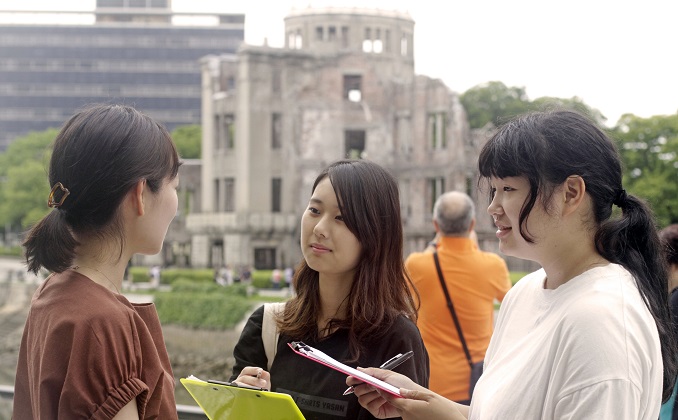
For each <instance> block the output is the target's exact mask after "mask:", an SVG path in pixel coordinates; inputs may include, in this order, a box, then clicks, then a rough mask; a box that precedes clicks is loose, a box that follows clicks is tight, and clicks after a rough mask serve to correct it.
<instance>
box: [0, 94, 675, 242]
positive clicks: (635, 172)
mask: <svg viewBox="0 0 678 420" xmlns="http://www.w3.org/2000/svg"><path fill="white" fill-rule="evenodd" d="M461 102H462V104H463V105H464V107H465V108H466V112H467V115H468V119H469V124H470V126H471V128H483V127H488V124H489V125H490V127H492V126H498V125H500V124H501V123H503V122H504V121H506V120H508V119H510V118H511V117H513V116H515V115H518V114H521V113H524V112H526V111H529V110H535V109H544V108H548V107H553V106H557V107H568V108H574V109H576V110H579V111H580V112H583V113H585V114H587V115H589V116H590V117H591V118H593V119H594V120H595V121H597V122H598V123H600V124H601V125H602V124H604V123H605V117H604V116H603V115H602V114H601V113H600V111H598V110H596V109H595V108H591V107H589V106H588V105H587V104H585V103H584V102H583V101H581V100H580V99H579V98H576V97H575V98H570V99H563V98H549V97H543V98H537V99H535V100H530V99H529V98H528V97H527V95H526V94H525V89H524V88H520V87H507V86H505V85H504V84H503V83H501V82H490V83H486V84H483V85H479V86H476V87H474V88H471V89H469V90H468V91H466V92H465V93H464V94H463V95H461ZM608 131H609V133H610V135H611V136H612V138H614V139H615V140H616V141H617V144H618V147H619V150H620V152H621V155H622V158H623V161H624V165H625V169H624V187H625V188H626V190H627V191H628V192H629V193H631V194H634V195H637V196H640V197H643V198H644V199H646V200H647V201H648V202H649V203H650V205H651V206H652V208H653V209H654V211H655V213H656V215H657V219H658V224H659V225H660V226H662V227H663V226H666V225H668V224H670V223H678V113H676V114H674V115H658V116H654V117H650V118H641V117H637V116H635V115H632V114H625V115H623V116H622V117H621V118H620V120H619V121H618V122H617V124H616V125H615V126H614V127H612V128H610V129H608ZM56 134H57V130H56V129H50V130H46V131H42V132H33V133H30V134H28V135H26V136H23V137H21V138H18V139H16V140H15V141H14V142H12V144H11V145H10V146H9V147H8V148H7V150H6V151H5V152H4V153H0V230H3V231H5V232H9V231H17V230H19V229H24V228H26V227H27V226H30V225H31V224H32V223H34V222H35V221H36V220H38V219H39V218H41V217H42V216H44V215H45V214H46V213H47V211H48V210H49V209H48V208H47V205H46V202H47V196H48V194H49V186H48V185H47V181H46V179H47V176H46V175H47V174H46V171H47V167H48V162H49V145H50V143H51V142H52V141H53V139H54V137H55V136H56ZM200 136H201V134H200V126H197V125H190V126H184V127H179V128H177V129H176V130H174V131H173V132H172V138H173V140H174V141H175V144H176V145H177V149H178V150H179V153H180V155H181V156H182V157H183V158H187V159H190V158H199V157H200Z"/></svg>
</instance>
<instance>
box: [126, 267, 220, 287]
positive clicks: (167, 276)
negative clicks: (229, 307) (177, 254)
mask: <svg viewBox="0 0 678 420" xmlns="http://www.w3.org/2000/svg"><path fill="white" fill-rule="evenodd" d="M150 270H151V267H130V269H129V272H130V275H131V277H132V282H133V283H148V282H150V281H151V276H150V273H149V271H150ZM179 279H182V280H188V281H191V282H194V283H195V282H200V283H214V272H213V271H212V270H210V269H192V268H168V269H164V270H160V283H161V284H171V285H172V286H174V282H175V281H177V280H179Z"/></svg>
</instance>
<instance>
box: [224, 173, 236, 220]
mask: <svg viewBox="0 0 678 420" xmlns="http://www.w3.org/2000/svg"><path fill="white" fill-rule="evenodd" d="M224 211H226V212H233V211H235V178H224Z"/></svg>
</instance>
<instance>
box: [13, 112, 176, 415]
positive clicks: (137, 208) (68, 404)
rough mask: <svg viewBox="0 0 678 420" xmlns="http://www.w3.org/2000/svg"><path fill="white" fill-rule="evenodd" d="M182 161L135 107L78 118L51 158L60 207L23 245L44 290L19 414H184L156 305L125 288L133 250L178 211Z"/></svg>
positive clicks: (19, 386) (147, 246) (152, 244)
mask: <svg viewBox="0 0 678 420" xmlns="http://www.w3.org/2000/svg"><path fill="white" fill-rule="evenodd" d="M179 165H180V161H179V156H178V155H177V151H176V149H175V147H174V144H173V143H172V140H171V138H170V135H169V133H168V132H167V130H166V129H165V128H164V127H162V126H161V125H160V124H158V123H157V122H155V121H153V120H152V119H151V118H149V117H147V116H146V115H143V114H141V113H140V112H138V111H136V110H135V109H133V108H130V107H127V106H120V105H100V106H94V107H91V108H88V109H86V110H84V111H82V112H79V113H77V114H76V115H74V116H73V117H72V118H71V119H70V120H69V121H67V122H66V124H65V125H64V127H63V128H62V129H61V131H60V132H59V134H58V136H57V138H56V140H55V143H54V150H53V152H52V157H51V161H50V168H49V183H50V186H52V191H51V193H50V195H49V199H48V206H50V207H52V208H53V210H52V211H51V212H50V213H49V214H48V215H47V216H45V217H44V218H43V219H42V220H41V221H40V222H38V223H37V224H36V225H35V226H34V227H33V228H32V229H31V231H30V232H29V234H28V237H27V238H26V240H25V242H24V246H25V252H26V260H27V263H28V269H29V270H30V271H32V272H37V271H38V270H39V269H40V268H41V267H44V268H46V269H47V270H49V271H52V272H53V274H52V275H51V276H49V277H48V278H47V280H45V282H44V283H43V284H42V286H41V287H40V288H39V289H38V290H37V291H36V293H35V295H34V296H33V299H32V302H31V309H30V312H29V314H28V319H27V321H26V327H25V329H24V335H23V339H22V341H21V348H20V353H19V362H18V366H17V374H16V383H15V395H14V418H16V419H57V418H58V419H73V418H91V419H139V418H142V419H150V418H154V419H155V418H161V419H176V418H177V412H176V404H175V401H174V377H173V374H172V369H171V367H170V363H169V357H168V355H167V350H166V349H165V343H164V339H163V336H162V330H161V329H160V323H159V320H158V316H157V313H156V311H155V307H154V306H153V305H152V304H146V305H136V304H131V303H130V302H129V301H128V300H127V299H126V298H125V297H124V296H123V295H122V294H121V293H120V288H121V286H122V280H123V276H124V273H125V268H126V266H127V263H128V261H129V260H130V258H131V257H132V255H133V254H135V253H141V254H149V255H152V254H157V253H158V252H159V251H160V249H161V247H162V243H163V239H164V237H165V234H166V232H167V228H168V226H169V224H170V222H171V221H172V219H173V217H174V215H175V213H176V210H177V195H176V187H177V184H178V181H179V179H178V176H177V173H178V170H179Z"/></svg>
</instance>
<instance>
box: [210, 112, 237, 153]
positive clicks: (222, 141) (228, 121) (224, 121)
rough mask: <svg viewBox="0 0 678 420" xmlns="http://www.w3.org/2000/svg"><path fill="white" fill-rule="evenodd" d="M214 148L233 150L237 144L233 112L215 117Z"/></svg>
mask: <svg viewBox="0 0 678 420" xmlns="http://www.w3.org/2000/svg"><path fill="white" fill-rule="evenodd" d="M214 137H215V142H214V148H215V149H226V150H232V149H233V147H234V145H235V124H234V122H233V114H225V115H216V116H215V117H214Z"/></svg>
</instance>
